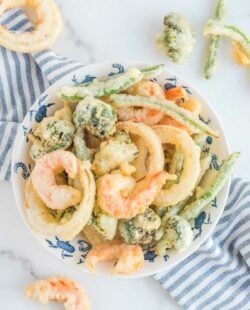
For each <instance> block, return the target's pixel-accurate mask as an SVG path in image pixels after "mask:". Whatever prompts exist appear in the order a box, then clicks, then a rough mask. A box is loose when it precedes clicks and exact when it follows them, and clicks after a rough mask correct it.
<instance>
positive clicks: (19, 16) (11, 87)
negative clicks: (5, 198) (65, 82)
mask: <svg viewBox="0 0 250 310" xmlns="http://www.w3.org/2000/svg"><path fill="white" fill-rule="evenodd" d="M0 23H1V24H2V25H3V24H4V25H6V26H7V27H8V28H9V29H10V30H11V31H17V30H18V31H21V32H24V31H29V30H31V29H32V26H31V24H30V22H29V21H28V20H27V18H26V16H25V15H24V14H23V11H22V10H20V9H17V10H12V11H8V12H7V13H5V14H4V18H3V19H1V22H0ZM82 66H83V64H81V63H77V62H75V61H73V60H70V59H68V58H64V57H61V56H57V55H55V53H53V52H52V51H51V50H49V49H48V50H45V51H42V52H39V53H34V54H32V55H31V54H20V53H15V52H12V51H8V50H6V49H5V48H3V47H1V46H0V180H6V181H9V180H10V173H11V170H10V162H11V154H12V145H13V140H14V138H15V135H16V132H17V128H18V126H19V124H20V123H21V122H22V120H23V118H24V116H25V114H26V113H27V111H28V110H29V108H30V106H31V105H32V104H33V103H34V102H35V100H36V99H37V98H38V97H39V95H40V94H41V93H42V92H43V91H44V90H45V89H46V88H47V87H48V86H49V85H51V84H53V83H55V82H56V81H57V80H59V79H60V78H62V77H63V76H64V75H65V74H68V73H70V72H72V71H74V70H75V69H78V68H80V67H82Z"/></svg>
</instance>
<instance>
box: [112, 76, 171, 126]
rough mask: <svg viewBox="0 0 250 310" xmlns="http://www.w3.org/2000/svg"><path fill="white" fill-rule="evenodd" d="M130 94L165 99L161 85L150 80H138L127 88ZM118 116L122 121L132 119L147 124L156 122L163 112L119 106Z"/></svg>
mask: <svg viewBox="0 0 250 310" xmlns="http://www.w3.org/2000/svg"><path fill="white" fill-rule="evenodd" d="M127 93H128V94H130V95H140V96H144V97H155V98H158V99H165V93H164V91H163V89H162V88H161V86H160V85H159V84H157V83H155V82H151V81H145V80H143V81H140V82H139V83H137V84H135V85H134V86H131V87H129V88H128V89H127ZM117 112H118V118H119V119H120V120H122V121H128V120H133V121H135V122H139V123H145V124H148V125H154V124H157V123H158V122H159V121H160V120H161V119H162V118H163V115H164V114H163V113H162V112H159V111H157V110H153V109H146V108H139V109H138V108H132V107H131V108H119V109H118V111H117Z"/></svg>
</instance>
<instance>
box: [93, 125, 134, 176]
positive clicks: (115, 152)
mask: <svg viewBox="0 0 250 310" xmlns="http://www.w3.org/2000/svg"><path fill="white" fill-rule="evenodd" d="M137 154H138V149H137V147H136V145H135V144H134V143H132V141H131V140H130V137H129V135H128V134H127V133H126V132H124V131H118V132H116V133H115V135H114V136H113V137H110V138H109V139H108V141H106V142H104V143H103V144H102V145H101V148H100V150H99V152H97V153H96V155H95V159H94V162H93V166H92V168H93V170H94V172H95V174H97V175H102V174H105V173H108V172H110V171H112V170H113V169H115V168H118V167H120V166H121V165H122V164H124V163H125V162H127V163H130V162H132V161H133V160H134V159H135V157H136V155H137Z"/></svg>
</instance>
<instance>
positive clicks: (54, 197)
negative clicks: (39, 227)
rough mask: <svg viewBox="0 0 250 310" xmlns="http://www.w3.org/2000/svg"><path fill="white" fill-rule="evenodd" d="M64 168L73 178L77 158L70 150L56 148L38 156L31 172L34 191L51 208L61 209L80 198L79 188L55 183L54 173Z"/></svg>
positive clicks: (76, 171)
mask: <svg viewBox="0 0 250 310" xmlns="http://www.w3.org/2000/svg"><path fill="white" fill-rule="evenodd" d="M64 170H65V171H66V173H67V174H68V176H69V177H70V178H71V179H74V178H75V177H76V176H77V173H78V165H77V158H76V157H75V155H74V154H73V153H71V152H68V151H63V150H57V151H54V152H51V153H48V154H45V155H43V156H42V157H40V158H38V159H37V161H36V164H35V167H34V169H33V171H32V173H31V182H32V185H33V187H34V189H35V191H36V192H37V194H38V196H39V197H40V198H41V199H42V200H43V202H44V203H45V204H46V205H47V206H48V207H49V208H51V209H58V210H63V209H66V208H68V207H70V206H72V205H76V204H77V203H79V202H80V200H81V192H80V191H79V190H77V189H75V188H73V187H71V186H68V185H58V184H57V183H56V174H58V173H60V172H62V171H64Z"/></svg>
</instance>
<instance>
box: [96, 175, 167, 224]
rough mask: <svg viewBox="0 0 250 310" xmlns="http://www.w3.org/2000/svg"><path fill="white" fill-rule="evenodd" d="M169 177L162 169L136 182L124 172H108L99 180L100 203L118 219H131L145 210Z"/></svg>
mask: <svg viewBox="0 0 250 310" xmlns="http://www.w3.org/2000/svg"><path fill="white" fill-rule="evenodd" d="M171 176H172V175H171ZM168 178H169V175H168V173H166V172H165V171H161V172H157V173H154V174H150V175H147V176H146V177H145V178H144V179H143V180H142V181H140V182H138V183H136V182H135V180H134V179H133V178H132V177H128V176H124V175H122V174H118V173H117V174H106V175H104V176H102V177H100V178H99V180H98V182H97V201H98V205H99V206H100V208H101V209H103V210H104V211H105V212H107V213H108V214H110V215H111V216H113V217H115V218H117V219H130V218H132V217H134V216H136V215H137V214H139V213H142V212H144V211H145V209H146V208H147V207H148V206H149V205H150V204H151V203H152V202H153V201H154V198H155V197H156V195H157V193H158V192H159V191H160V190H161V188H162V186H163V184H164V183H165V182H166V180H167V179H168Z"/></svg>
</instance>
